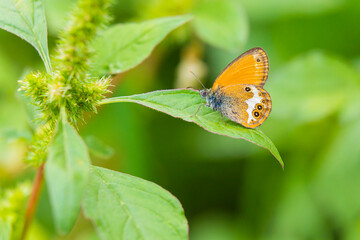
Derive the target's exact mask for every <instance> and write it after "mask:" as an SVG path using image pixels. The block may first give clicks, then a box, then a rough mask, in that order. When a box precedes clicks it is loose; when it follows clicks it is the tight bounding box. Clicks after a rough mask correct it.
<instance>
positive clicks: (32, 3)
mask: <svg viewBox="0 0 360 240" xmlns="http://www.w3.org/2000/svg"><path fill="white" fill-rule="evenodd" d="M0 28H3V29H5V30H7V31H9V32H11V33H13V34H16V35H18V36H19V37H21V38H23V39H24V40H26V41H27V42H29V43H30V44H31V45H33V46H34V47H35V48H36V50H37V51H38V52H39V54H40V57H41V59H42V60H43V62H44V64H45V67H46V71H47V72H51V64H50V58H49V51H48V44H47V29H46V19H45V12H44V7H43V4H42V1H41V0H22V1H21V0H1V1H0Z"/></svg>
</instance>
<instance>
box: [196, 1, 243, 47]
mask: <svg viewBox="0 0 360 240" xmlns="http://www.w3.org/2000/svg"><path fill="white" fill-rule="evenodd" d="M193 14H194V22H193V23H194V27H195V30H196V33H197V34H198V35H199V37H200V38H202V39H203V40H204V41H206V42H208V43H209V44H211V45H213V46H216V47H219V48H222V49H225V50H228V51H232V50H239V49H241V48H242V47H243V46H244V45H245V43H246V40H247V37H248V29H249V26H248V25H249V24H248V19H247V16H246V13H245V11H244V10H243V8H242V7H241V5H240V4H239V3H238V2H236V1H233V0H228V1H223V0H201V1H199V2H198V3H197V4H196V5H195V7H194V10H193Z"/></svg>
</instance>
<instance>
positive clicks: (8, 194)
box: [0, 183, 31, 239]
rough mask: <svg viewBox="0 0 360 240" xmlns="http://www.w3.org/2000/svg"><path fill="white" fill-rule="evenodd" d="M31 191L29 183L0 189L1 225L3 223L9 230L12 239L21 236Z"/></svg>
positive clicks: (3, 227)
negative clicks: (26, 205)
mask: <svg viewBox="0 0 360 240" xmlns="http://www.w3.org/2000/svg"><path fill="white" fill-rule="evenodd" d="M30 192H31V185H30V184H29V183H21V184H19V185H17V186H16V187H15V188H14V189H7V190H5V191H0V225H3V226H2V227H1V228H2V229H6V230H7V234H8V235H10V239H19V237H20V234H21V229H22V225H23V223H24V216H25V214H24V213H25V204H26V201H27V199H28V197H29V195H30ZM2 234H4V233H2ZM0 237H1V235H0Z"/></svg>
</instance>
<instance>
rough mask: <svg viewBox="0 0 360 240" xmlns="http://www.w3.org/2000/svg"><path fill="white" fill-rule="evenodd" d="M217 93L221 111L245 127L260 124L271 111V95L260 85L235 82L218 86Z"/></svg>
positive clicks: (253, 126)
mask: <svg viewBox="0 0 360 240" xmlns="http://www.w3.org/2000/svg"><path fill="white" fill-rule="evenodd" d="M245 88H248V89H250V90H249V91H246V90H245ZM218 94H219V95H221V96H222V98H221V99H222V105H221V112H222V113H223V114H224V115H225V116H226V117H228V118H230V119H231V120H232V121H234V122H238V123H240V124H241V125H243V126H245V127H247V128H255V127H258V126H260V125H261V124H262V123H263V122H264V121H265V120H266V119H267V118H268V117H269V114H270V112H271V105H272V101H271V97H270V95H269V93H268V92H267V91H266V90H265V89H263V88H262V87H258V86H255V85H248V84H236V85H230V86H228V87H224V88H220V89H219V91H218Z"/></svg>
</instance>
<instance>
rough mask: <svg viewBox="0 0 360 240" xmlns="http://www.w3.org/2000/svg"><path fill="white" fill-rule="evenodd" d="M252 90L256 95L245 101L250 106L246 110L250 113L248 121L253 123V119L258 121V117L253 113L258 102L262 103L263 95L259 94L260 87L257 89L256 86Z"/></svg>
mask: <svg viewBox="0 0 360 240" xmlns="http://www.w3.org/2000/svg"><path fill="white" fill-rule="evenodd" d="M251 90H252V92H253V94H254V96H253V97H252V98H249V99H248V100H246V101H245V103H246V104H247V105H248V108H247V110H246V112H247V113H248V115H249V118H248V122H247V123H248V124H250V123H251V120H254V121H256V119H255V118H254V116H253V115H252V112H253V111H254V109H255V106H256V104H258V103H261V100H262V97H260V96H259V93H260V91H259V90H258V89H256V87H252V88H251Z"/></svg>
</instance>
